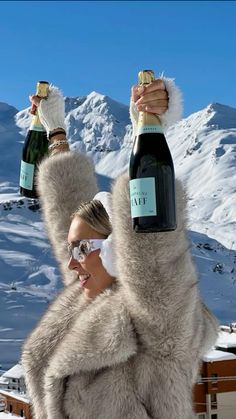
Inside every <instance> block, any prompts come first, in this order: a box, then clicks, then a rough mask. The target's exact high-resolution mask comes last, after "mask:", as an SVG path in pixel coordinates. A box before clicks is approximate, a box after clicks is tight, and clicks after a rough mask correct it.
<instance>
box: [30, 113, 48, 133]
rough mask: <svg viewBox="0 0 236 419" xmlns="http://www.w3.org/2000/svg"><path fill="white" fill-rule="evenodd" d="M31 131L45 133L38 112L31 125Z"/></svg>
mask: <svg viewBox="0 0 236 419" xmlns="http://www.w3.org/2000/svg"><path fill="white" fill-rule="evenodd" d="M30 130H31V131H39V132H45V131H46V130H45V128H44V126H43V125H42V124H41V121H40V119H39V116H38V112H36V114H35V115H33V118H32V121H31V124H30Z"/></svg>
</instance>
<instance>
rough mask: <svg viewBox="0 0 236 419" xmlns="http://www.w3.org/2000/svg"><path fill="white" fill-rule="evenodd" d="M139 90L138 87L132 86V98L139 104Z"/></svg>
mask: <svg viewBox="0 0 236 419" xmlns="http://www.w3.org/2000/svg"><path fill="white" fill-rule="evenodd" d="M138 89H139V87H138V86H132V88H131V96H132V100H133V102H137V100H138V99H139V98H140V93H139V90H138Z"/></svg>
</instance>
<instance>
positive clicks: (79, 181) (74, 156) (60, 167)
mask: <svg viewBox="0 0 236 419" xmlns="http://www.w3.org/2000/svg"><path fill="white" fill-rule="evenodd" d="M37 183H38V191H39V196H40V201H41V205H42V210H43V217H44V221H45V223H46V228H47V231H48V236H49V239H50V241H51V243H52V246H53V249H54V253H55V256H56V258H57V260H58V262H59V264H60V268H61V271H62V274H63V277H64V282H65V285H68V284H70V283H72V282H73V280H74V279H75V273H74V272H70V271H69V270H68V268H67V263H68V260H69V255H68V252H67V234H68V231H69V226H70V222H71V220H70V216H71V214H72V213H73V212H74V211H75V210H76V208H77V207H78V206H79V205H80V203H81V202H82V201H88V200H90V199H92V198H93V197H94V195H95V193H96V192H97V186H96V180H95V175H94V170H93V166H92V164H91V162H90V160H89V159H88V158H87V157H86V156H84V155H82V154H79V153H72V152H66V153H60V154H57V155H55V156H53V157H49V158H46V159H45V160H44V161H43V162H42V164H41V165H40V167H39V173H38V179H37Z"/></svg>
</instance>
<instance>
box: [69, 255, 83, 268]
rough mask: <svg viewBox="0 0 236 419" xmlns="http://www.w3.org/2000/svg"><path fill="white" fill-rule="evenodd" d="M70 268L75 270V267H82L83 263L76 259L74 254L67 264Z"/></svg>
mask: <svg viewBox="0 0 236 419" xmlns="http://www.w3.org/2000/svg"><path fill="white" fill-rule="evenodd" d="M67 267H68V269H70V270H73V269H75V268H77V269H78V268H81V265H80V263H79V261H78V260H76V259H74V258H73V257H72V256H71V258H70V260H69V262H68V265H67Z"/></svg>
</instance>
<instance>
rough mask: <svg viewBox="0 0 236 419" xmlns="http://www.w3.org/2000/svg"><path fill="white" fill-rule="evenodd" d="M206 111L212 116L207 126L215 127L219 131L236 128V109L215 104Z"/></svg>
mask: <svg viewBox="0 0 236 419" xmlns="http://www.w3.org/2000/svg"><path fill="white" fill-rule="evenodd" d="M206 111H207V113H208V114H209V116H210V118H209V120H208V123H207V125H209V124H210V125H215V126H216V128H217V129H230V128H236V108H233V107H231V106H227V105H223V104H221V103H217V102H213V103H210V104H209V105H208V106H207V108H206Z"/></svg>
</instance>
